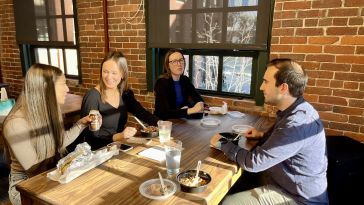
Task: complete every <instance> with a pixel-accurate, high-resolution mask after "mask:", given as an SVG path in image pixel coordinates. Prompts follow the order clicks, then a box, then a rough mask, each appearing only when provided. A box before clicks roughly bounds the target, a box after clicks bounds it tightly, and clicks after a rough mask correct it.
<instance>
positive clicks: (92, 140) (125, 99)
mask: <svg viewBox="0 0 364 205" xmlns="http://www.w3.org/2000/svg"><path fill="white" fill-rule="evenodd" d="M90 110H98V111H99V112H100V114H101V115H102V125H101V127H100V130H98V131H95V132H92V131H90V130H89V129H85V130H84V131H83V132H82V134H81V135H82V136H83V137H84V139H85V141H86V142H88V143H89V144H90V145H91V147H92V149H98V148H100V147H103V146H105V145H107V144H109V143H111V142H112V137H113V135H114V134H116V133H118V132H122V131H123V130H124V128H125V124H126V122H127V119H128V112H130V113H132V114H133V115H135V116H136V117H138V118H139V119H141V120H142V121H144V122H146V123H147V124H149V125H157V122H158V120H159V119H158V118H157V117H156V116H154V115H152V114H151V113H150V112H148V111H147V110H145V109H144V108H143V106H142V105H141V104H140V103H139V102H138V101H137V100H136V99H135V97H134V93H133V91H132V90H127V91H125V92H123V94H122V95H121V99H120V105H119V107H118V108H115V107H113V106H111V105H110V104H109V103H107V102H105V103H103V102H102V100H101V94H100V93H99V91H98V90H96V89H95V88H92V89H90V90H89V91H88V92H87V93H86V95H85V97H84V98H83V100H82V106H81V117H84V116H86V115H88V114H89V113H90Z"/></svg>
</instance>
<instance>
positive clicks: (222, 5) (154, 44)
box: [147, 0, 273, 105]
mask: <svg viewBox="0 0 364 205" xmlns="http://www.w3.org/2000/svg"><path fill="white" fill-rule="evenodd" d="M156 1H157V2H154V3H153V4H148V5H147V9H148V11H147V12H148V16H147V18H148V19H147V33H148V43H147V45H148V52H147V59H148V62H147V64H148V66H149V67H148V88H149V89H150V90H152V87H153V85H154V82H155V80H156V78H157V77H158V76H159V74H160V73H161V72H162V69H163V68H162V64H163V58H164V54H165V53H166V52H167V51H168V49H169V48H180V49H181V50H182V52H183V53H184V54H185V58H186V70H185V75H188V76H189V77H190V79H191V81H192V83H193V84H194V85H195V87H196V88H197V89H199V90H200V92H201V93H207V94H211V95H224V96H235V97H246V98H255V99H256V102H257V104H260V105H261V104H263V97H262V94H261V92H260V91H259V86H260V83H261V80H262V76H263V74H264V70H265V66H266V63H267V60H268V54H269V44H270V43H269V41H270V32H271V19H272V13H273V12H272V10H273V3H272V2H271V1H269V0H156Z"/></svg>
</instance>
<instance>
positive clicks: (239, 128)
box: [231, 125, 253, 134]
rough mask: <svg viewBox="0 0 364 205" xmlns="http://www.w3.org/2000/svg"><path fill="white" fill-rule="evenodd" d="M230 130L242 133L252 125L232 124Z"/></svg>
mask: <svg viewBox="0 0 364 205" xmlns="http://www.w3.org/2000/svg"><path fill="white" fill-rule="evenodd" d="M231 128H232V130H233V132H234V133H236V134H239V133H241V134H244V133H245V132H246V131H248V130H249V129H252V128H253V127H252V126H250V125H233V126H232V127H231Z"/></svg>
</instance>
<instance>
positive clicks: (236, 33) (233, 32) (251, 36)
mask: <svg viewBox="0 0 364 205" xmlns="http://www.w3.org/2000/svg"><path fill="white" fill-rule="evenodd" d="M227 24H228V25H227V28H226V29H227V35H226V41H227V42H230V43H235V44H254V43H255V37H256V27H257V12H256V11H247V12H230V13H228V21H227Z"/></svg>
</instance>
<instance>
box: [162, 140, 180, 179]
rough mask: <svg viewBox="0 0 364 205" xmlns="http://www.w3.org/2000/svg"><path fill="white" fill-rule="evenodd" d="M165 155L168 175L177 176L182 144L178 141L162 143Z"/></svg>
mask: <svg viewBox="0 0 364 205" xmlns="http://www.w3.org/2000/svg"><path fill="white" fill-rule="evenodd" d="M164 150H165V154H166V168H167V174H168V175H174V174H177V173H178V172H179V170H180V164H181V155H182V142H181V141H180V140H170V141H168V142H165V143H164Z"/></svg>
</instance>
